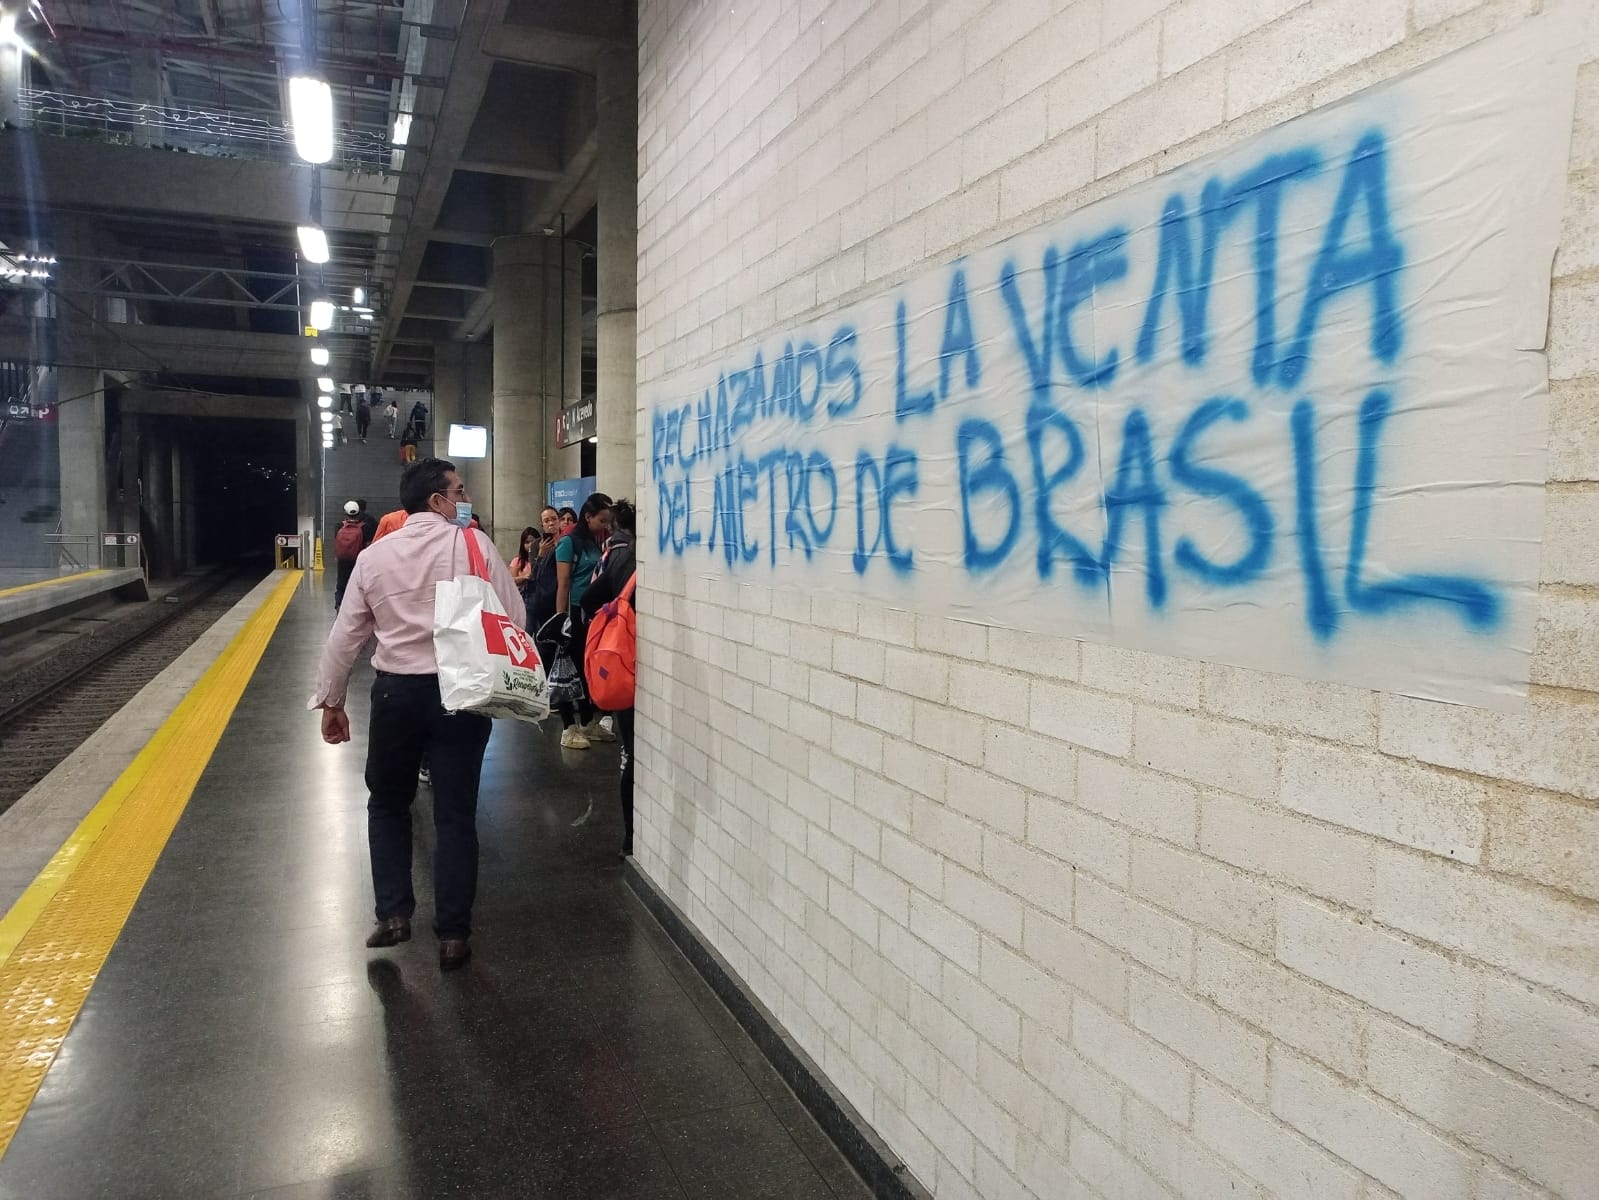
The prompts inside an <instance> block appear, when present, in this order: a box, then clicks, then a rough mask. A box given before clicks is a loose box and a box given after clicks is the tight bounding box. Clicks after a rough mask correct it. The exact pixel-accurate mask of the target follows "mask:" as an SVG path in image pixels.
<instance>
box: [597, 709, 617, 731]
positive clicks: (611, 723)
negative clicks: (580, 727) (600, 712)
mask: <svg viewBox="0 0 1599 1200" xmlns="http://www.w3.org/2000/svg"><path fill="white" fill-rule="evenodd" d="M600 728H601V729H603V730H605V732H606V733H615V732H616V718H615V717H613V716H612V715H611V714H610V713H606V714H605V715H604V716H603V717H601V718H600Z"/></svg>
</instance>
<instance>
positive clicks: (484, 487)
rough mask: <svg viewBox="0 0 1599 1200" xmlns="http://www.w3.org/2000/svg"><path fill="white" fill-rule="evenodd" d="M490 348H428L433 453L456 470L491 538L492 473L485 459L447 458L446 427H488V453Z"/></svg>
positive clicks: (491, 420) (473, 345)
mask: <svg viewBox="0 0 1599 1200" xmlns="http://www.w3.org/2000/svg"><path fill="white" fill-rule="evenodd" d="M493 384H494V356H493V348H492V347H490V346H485V345H481V344H479V343H477V342H439V343H437V344H435V346H434V347H433V429H434V435H435V437H436V438H437V439H438V440H437V442H436V443H435V444H436V445H437V447H438V450H437V454H438V456H439V457H440V458H448V459H450V461H451V462H453V463H454V464H455V469H456V470H457V471H458V472H460V475H461V481H462V482H463V483H465V484H466V490H467V492H468V494H470V495H471V497H472V508H473V511H474V512H476V513H477V514H478V520H479V521H481V522H482V523H483V527H484V528H485V529H487V530H488V531H489V533H490V535H491V536H492V534H493V532H494V530H493V528H492V526H493V516H494V477H493V475H492V474H491V473H490V470H489V465H490V462H491V461H492V460H491V459H490V458H488V457H485V458H459V457H452V456H451V454H450V452H449V445H448V438H449V435H450V426H451V425H482V426H483V427H484V428H486V429H487V430H488V447H487V449H488V454H490V455H492V454H493V453H494V428H493V425H494V412H493V403H494V391H493Z"/></svg>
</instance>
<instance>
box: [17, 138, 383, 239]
mask: <svg viewBox="0 0 1599 1200" xmlns="http://www.w3.org/2000/svg"><path fill="white" fill-rule="evenodd" d="M322 171H323V174H322V205H323V223H324V225H325V226H326V227H327V228H328V229H330V230H349V231H353V232H361V233H382V232H383V230H384V229H385V227H386V226H387V224H388V219H389V214H390V213H391V212H392V210H393V205H394V193H393V189H394V180H393V179H392V178H390V177H385V176H379V175H359V176H358V175H356V174H354V173H353V172H348V171H339V170H331V169H329V168H326V167H324V168H323V169H322ZM108 180H113V181H115V183H114V186H108V185H107V181H108ZM310 195H311V168H310V167H308V166H306V165H304V164H295V163H281V162H265V161H261V160H258V159H243V158H207V157H205V156H203V155H198V154H176V153H172V152H168V151H162V150H151V149H149V148H147V147H142V146H115V145H110V144H108V143H105V142H96V141H91V140H88V139H85V138H58V137H50V136H48V135H35V134H32V133H29V132H26V131H22V130H6V131H3V132H0V204H16V205H32V206H38V205H49V206H50V208H51V209H52V210H53V211H56V212H61V211H68V210H83V211H95V210H99V209H114V210H142V211H147V212H159V213H167V214H173V215H178V216H190V217H205V218H209V219H212V220H224V221H228V220H233V221H250V222H260V221H271V222H276V223H279V224H283V225H286V226H288V227H289V228H290V229H293V227H294V226H296V225H299V224H303V223H304V221H305V214H306V213H307V211H309V206H310Z"/></svg>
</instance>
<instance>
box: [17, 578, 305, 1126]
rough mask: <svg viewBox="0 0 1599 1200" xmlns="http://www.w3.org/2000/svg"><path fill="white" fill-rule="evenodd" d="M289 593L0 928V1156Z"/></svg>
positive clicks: (280, 590)
mask: <svg viewBox="0 0 1599 1200" xmlns="http://www.w3.org/2000/svg"><path fill="white" fill-rule="evenodd" d="M299 583H300V572H298V571H293V572H290V573H288V575H287V576H286V577H285V578H284V579H283V581H282V582H281V583H279V584H278V586H277V587H275V588H274V589H273V590H272V592H271V593H270V594H269V595H268V597H267V599H266V601H265V602H264V603H263V604H262V605H261V607H260V608H259V609H257V610H256V612H255V614H254V615H253V616H251V617H250V619H249V620H248V621H246V622H245V625H244V627H243V628H242V629H241V630H239V632H238V633H237V634H236V635H235V636H234V637H233V639H232V641H230V642H229V643H228V645H227V647H226V648H225V649H224V650H223V651H222V653H221V654H220V655H219V656H218V657H217V660H216V662H214V663H213V664H212V665H211V667H210V669H209V670H207V671H206V673H205V674H204V675H203V676H201V677H200V681H199V682H198V683H196V684H195V685H194V687H193V689H192V690H191V691H190V692H189V694H188V695H187V696H185V697H184V698H183V700H182V701H181V702H180V703H179V705H178V707H177V708H176V709H175V710H174V711H173V713H172V715H171V716H170V717H168V718H167V721H166V723H165V724H164V725H162V726H161V728H160V729H159V730H157V731H156V733H155V736H153V737H152V738H151V739H150V741H149V743H148V744H147V745H146V746H145V747H144V749H143V750H141V751H140V752H139V755H138V756H137V757H136V758H135V759H134V760H133V762H132V763H130V764H129V765H128V769H127V770H126V771H124V772H123V773H122V775H121V776H120V777H119V778H118V779H117V781H116V782H115V783H114V784H112V785H111V789H110V790H109V791H108V792H106V794H105V796H104V797H102V798H101V800H100V802H99V803H98V804H97V805H96V806H95V807H94V809H93V810H92V811H91V812H90V813H89V815H88V816H87V817H85V818H84V819H83V821H82V823H81V824H80V825H79V826H78V828H77V829H76V830H75V831H74V832H73V834H72V836H71V837H70V838H68V839H67V841H66V843H65V844H64V845H63V846H62V847H61V849H60V850H59V851H58V852H57V853H56V856H55V857H54V858H53V859H51V860H50V863H49V865H47V866H46V867H45V869H44V870H43V871H41V872H40V873H39V877H38V878H37V879H36V880H34V882H33V884H32V885H30V886H29V888H28V890H27V891H26V892H25V893H23V895H22V897H21V899H19V900H18V901H17V903H16V904H15V905H14V906H13V907H12V909H11V911H10V912H9V913H7V914H6V916H5V918H4V919H3V920H0V1156H4V1154H5V1152H6V1148H7V1147H8V1146H9V1145H10V1144H11V1139H12V1137H13V1136H15V1134H16V1131H17V1127H18V1126H19V1125H21V1123H22V1118H23V1116H24V1115H25V1114H26V1113H27V1111H28V1106H29V1105H30V1104H32V1103H33V1097H34V1094H35V1093H36V1092H37V1091H38V1090H39V1084H40V1083H41V1082H43V1080H44V1076H45V1072H46V1071H48V1070H49V1069H50V1064H51V1063H52V1062H54V1061H55V1057H56V1053H57V1051H59V1050H60V1048H61V1043H62V1041H63V1040H64V1039H65V1038H66V1036H67V1031H68V1030H69V1029H70V1028H71V1027H72V1022H73V1021H74V1020H75V1019H76V1018H77V1015H78V1013H79V1011H80V1010H81V1009H82V1008H83V1002H84V1001H85V1000H86V999H88V996H89V989H90V987H92V986H93V984H94V981H95V977H96V976H97V975H98V974H99V972H100V968H101V966H102V965H103V964H104V963H105V960H106V956H107V955H108V954H110V953H111V947H112V945H113V944H114V943H115V942H116V940H117V935H118V934H119V933H120V932H121V931H122V926H123V924H124V922H126V920H127V919H128V913H129V912H131V911H132V909H133V905H134V902H135V901H136V900H138V898H139V893H140V891H142V890H143V888H144V884H145V881H146V880H147V879H148V878H149V877H150V872H151V870H152V869H153V868H154V867H155V862H156V859H157V858H158V857H159V856H160V854H161V850H162V847H164V846H165V845H166V842H167V838H168V837H169V836H170V835H171V833H172V829H173V827H174V826H175V825H176V824H177V822H178V818H179V817H180V816H181V815H182V814H183V809H184V807H185V806H186V805H187V804H188V803H189V797H190V796H191V795H192V794H193V792H194V787H195V784H197V783H198V782H199V781H200V775H201V772H203V771H204V770H205V767H206V764H207V763H208V762H209V761H210V760H211V754H212V751H214V750H215V749H216V745H217V742H218V741H219V740H220V739H221V737H222V731H223V730H224V729H226V728H227V724H228V719H229V718H230V717H231V716H232V715H233V710H234V708H235V706H237V704H238V702H239V697H240V696H241V695H243V694H244V688H245V685H246V684H248V683H249V682H250V677H251V676H252V675H254V674H255V669H256V665H257V664H258V663H259V662H260V661H261V655H262V652H263V651H265V649H266V646H267V642H269V641H270V640H271V638H272V632H273V630H274V629H276V628H277V624H278V621H279V619H280V618H281V617H282V616H283V612H284V610H285V609H286V608H287V607H288V605H289V601H290V600H291V599H292V598H293V595H294V591H295V589H296V587H298V586H299Z"/></svg>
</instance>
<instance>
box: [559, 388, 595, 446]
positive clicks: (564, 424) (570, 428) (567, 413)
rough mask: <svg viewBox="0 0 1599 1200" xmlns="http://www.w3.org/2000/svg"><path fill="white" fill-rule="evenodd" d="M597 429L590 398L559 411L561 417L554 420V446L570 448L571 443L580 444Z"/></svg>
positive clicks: (592, 401)
mask: <svg viewBox="0 0 1599 1200" xmlns="http://www.w3.org/2000/svg"><path fill="white" fill-rule="evenodd" d="M598 428H599V422H598V419H597V418H596V416H595V411H594V397H593V396H590V397H588V398H587V399H584V400H579V401H578V402H577V403H576V404H569V405H567V406H566V407H565V408H563V409H562V410H561V415H560V416H558V417H556V418H555V444H556V445H557V446H570V445H571V444H572V443H573V442H581V441H582V440H583V439H584V438H591V437H593V436H594V435H595V433H596V432H597V430H598Z"/></svg>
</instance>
